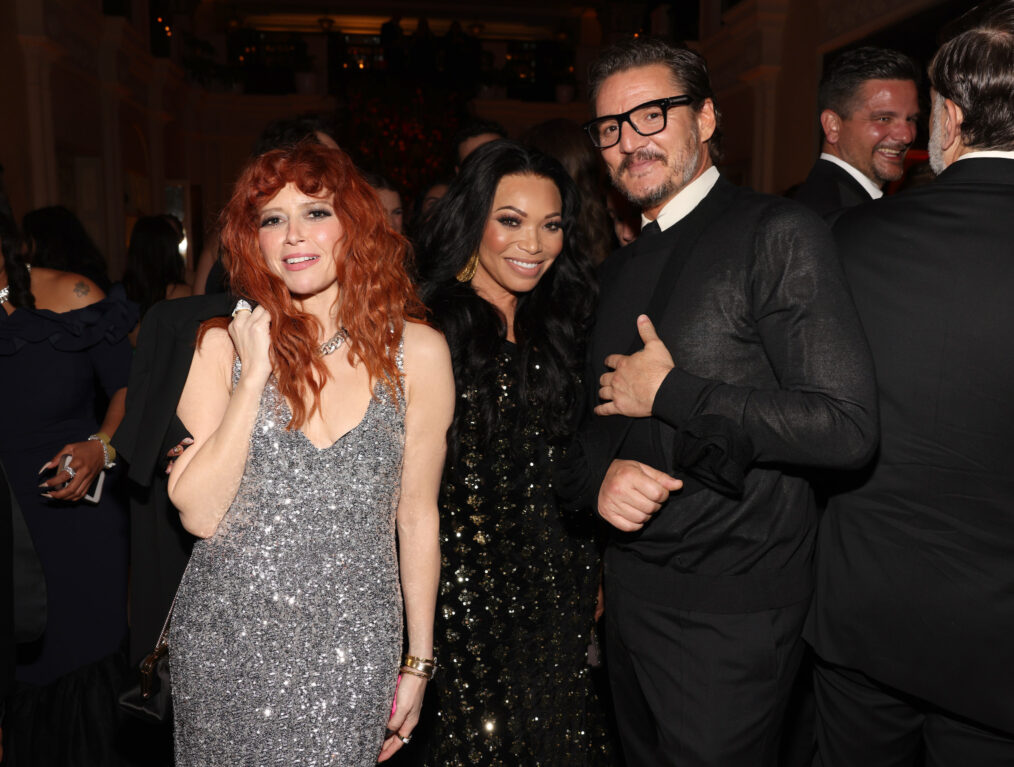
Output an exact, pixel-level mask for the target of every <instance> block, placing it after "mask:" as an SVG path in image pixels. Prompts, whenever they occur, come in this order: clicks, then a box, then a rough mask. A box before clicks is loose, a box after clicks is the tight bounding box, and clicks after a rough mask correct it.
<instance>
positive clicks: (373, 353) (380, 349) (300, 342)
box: [201, 142, 425, 429]
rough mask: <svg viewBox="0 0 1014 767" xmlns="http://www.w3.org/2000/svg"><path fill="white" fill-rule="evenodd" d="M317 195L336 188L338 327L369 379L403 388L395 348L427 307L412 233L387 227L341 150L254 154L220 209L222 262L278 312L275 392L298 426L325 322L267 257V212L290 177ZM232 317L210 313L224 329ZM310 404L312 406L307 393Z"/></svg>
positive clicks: (239, 287)
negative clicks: (261, 235)
mask: <svg viewBox="0 0 1014 767" xmlns="http://www.w3.org/2000/svg"><path fill="white" fill-rule="evenodd" d="M289 183H292V184H295V186H296V187H297V188H298V189H299V190H300V191H301V192H303V193H304V194H307V195H310V196H311V197H325V196H328V195H330V197H331V199H332V202H333V205H334V209H335V215H336V216H337V218H338V221H339V222H340V223H341V227H342V231H343V232H344V236H343V238H342V239H341V241H340V242H339V246H338V247H339V248H340V249H341V252H337V253H335V258H336V261H337V264H336V265H337V274H338V284H339V285H340V288H341V289H340V296H339V299H338V324H339V326H340V327H342V328H344V329H345V330H346V331H347V332H348V340H347V343H348V349H349V356H350V359H351V360H352V361H353V362H360V363H362V364H363V365H364V366H365V368H366V370H367V372H368V373H369V374H370V379H371V380H373V381H383V382H384V384H385V385H386V386H387V388H388V390H389V391H390V392H391V395H392V396H394V394H395V392H397V391H400V390H401V387H402V374H401V372H400V371H399V370H398V363H397V353H398V347H399V345H400V342H401V337H402V333H403V331H404V326H405V322H406V321H409V320H413V321H420V320H422V318H423V316H424V311H425V310H424V309H423V306H422V303H421V302H420V301H419V297H418V295H417V293H416V290H415V287H414V286H413V284H412V281H411V279H410V278H409V276H408V272H407V265H408V261H409V259H410V258H411V250H410V248H409V246H408V242H407V240H405V238H403V237H401V236H400V235H398V234H397V233H395V232H394V231H393V230H392V229H391V228H390V227H389V226H388V224H387V217H386V215H385V213H384V210H383V208H382V207H381V204H380V201H379V199H378V198H377V196H376V194H375V193H374V191H373V190H372V189H371V188H370V187H369V185H368V184H367V183H366V181H365V180H364V179H363V177H362V176H361V175H360V173H359V171H358V170H357V169H356V167H355V165H353V163H352V161H351V160H350V159H349V157H348V155H346V154H345V153H344V152H343V151H341V150H340V149H332V148H329V147H325V146H323V145H321V144H315V143H310V142H303V143H301V144H298V145H297V146H295V147H293V148H291V149H276V150H273V151H270V152H266V153H264V154H262V155H260V156H259V157H257V158H256V159H254V160H253V161H252V162H251V163H250V164H249V165H248V166H247V167H246V168H245V169H244V171H243V173H242V174H241V175H240V177H239V179H238V180H237V182H236V187H235V189H234V191H233V194H232V199H230V200H229V203H228V204H227V205H226V206H225V209H224V210H223V211H222V237H221V241H222V251H223V261H224V264H225V266H226V268H227V269H228V271H229V279H230V280H231V285H232V288H231V289H232V292H233V293H234V294H235V295H237V296H242V297H244V298H247V299H250V300H251V301H256V302H257V303H258V304H259V305H261V306H263V307H264V308H265V309H267V311H268V313H269V314H270V315H271V349H272V352H273V356H274V359H273V361H272V362H273V365H274V369H275V377H276V378H277V381H278V390H279V391H280V392H281V394H282V395H283V396H284V397H285V398H286V400H288V402H289V405H290V409H291V410H292V420H291V422H290V423H289V425H288V428H289V429H297V428H300V427H301V426H302V425H303V424H304V423H305V422H306V419H307V418H309V417H310V416H311V415H313V413H314V412H316V411H318V410H319V409H320V392H321V390H322V389H323V387H324V381H325V380H326V379H327V376H328V373H327V368H326V366H325V365H324V361H323V359H322V358H321V357H320V356H319V354H318V352H317V347H318V345H319V344H318V341H317V339H318V338H319V337H320V335H321V333H322V332H323V329H322V328H321V325H320V323H319V322H318V321H317V319H316V318H315V317H313V315H311V314H308V313H306V312H302V311H299V310H298V309H297V308H296V306H295V304H294V303H293V301H292V296H291V295H290V294H289V291H288V289H287V288H286V286H285V283H284V282H283V281H282V279H281V278H280V277H279V276H277V275H276V274H274V273H273V272H272V271H271V270H270V269H269V268H268V266H267V263H266V261H265V259H264V256H263V255H262V254H261V250H260V245H259V240H258V229H259V227H260V210H261V208H262V207H263V206H264V205H265V204H266V203H267V202H268V201H269V200H271V199H272V198H273V197H274V196H275V195H276V194H277V193H278V192H279V191H281V190H282V189H283V188H284V187H285V185H286V184H289ZM226 325H228V319H226V318H217V319H215V320H209V321H208V322H206V323H205V324H204V326H202V328H201V334H202V335H203V333H204V332H206V331H207V330H208V328H210V327H225V326H226ZM307 391H309V392H311V393H312V396H313V405H312V406H311V407H310V408H309V409H307V407H306V405H305V404H304V402H303V396H304V394H305V392H307Z"/></svg>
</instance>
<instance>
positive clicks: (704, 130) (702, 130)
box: [697, 99, 718, 144]
mask: <svg viewBox="0 0 1014 767" xmlns="http://www.w3.org/2000/svg"><path fill="white" fill-rule="evenodd" d="M717 123H718V120H717V119H716V118H715V102H713V101H712V100H711V99H704V103H703V104H701V108H700V109H698V110H697V135H698V137H699V140H700V142H701V143H702V144H703V143H705V142H707V141H710V140H711V137H712V136H714V135H715V125H716V124H717Z"/></svg>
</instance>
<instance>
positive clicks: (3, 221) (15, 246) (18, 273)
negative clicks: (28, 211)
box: [0, 210, 35, 309]
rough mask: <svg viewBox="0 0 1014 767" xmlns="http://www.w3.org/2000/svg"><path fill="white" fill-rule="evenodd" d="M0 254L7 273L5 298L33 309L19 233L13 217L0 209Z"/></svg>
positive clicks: (17, 304)
mask: <svg viewBox="0 0 1014 767" xmlns="http://www.w3.org/2000/svg"><path fill="white" fill-rule="evenodd" d="M0 254H2V255H3V267H4V271H5V272H6V273H7V285H8V288H9V292H8V295H7V300H8V301H10V302H11V304H12V305H13V306H17V307H23V308H26V309H34V308H35V297H34V296H32V283H31V278H30V277H29V275H28V267H27V266H25V252H24V243H23V241H22V239H21V233H20V232H19V231H18V224H17V222H16V221H15V220H14V218H13V217H11V216H9V215H7V212H6V211H3V210H0Z"/></svg>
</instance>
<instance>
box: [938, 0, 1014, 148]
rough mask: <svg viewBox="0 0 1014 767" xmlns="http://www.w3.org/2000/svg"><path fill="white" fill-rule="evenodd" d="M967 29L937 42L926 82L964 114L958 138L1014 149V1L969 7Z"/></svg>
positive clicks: (966, 142) (972, 143)
mask: <svg viewBox="0 0 1014 767" xmlns="http://www.w3.org/2000/svg"><path fill="white" fill-rule="evenodd" d="M970 13H971V14H972V15H971V16H970V18H969V22H970V23H968V24H967V25H964V26H965V27H966V28H965V29H964V31H962V32H961V33H960V34H957V35H956V36H955V37H952V38H951V39H950V40H948V41H947V42H945V43H944V44H943V45H942V46H940V50H938V51H937V52H936V55H935V56H934V57H933V61H931V62H930V66H929V78H930V84H931V85H932V86H933V88H934V90H936V92H937V93H939V94H940V95H941V96H943V97H944V98H947V99H950V100H951V101H953V102H954V103H955V104H957V105H958V106H959V107H961V111H962V113H963V114H964V118H963V120H962V123H961V141H962V143H963V144H964V145H965V146H967V147H974V148H975V149H977V150H988V149H994V150H1004V151H1009V150H1012V149H1014V97H1012V95H1011V94H1014V0H1006V1H1005V2H1001V3H996V4H994V5H991V6H989V7H988V8H985V9H984V8H982V7H981V6H980V7H979V8H977V9H973V11H972V12H970Z"/></svg>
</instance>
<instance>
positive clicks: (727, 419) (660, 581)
mask: <svg viewBox="0 0 1014 767" xmlns="http://www.w3.org/2000/svg"><path fill="white" fill-rule="evenodd" d="M951 29H952V32H951V36H950V37H949V38H948V39H947V40H945V41H944V42H943V43H942V45H941V47H940V48H939V50H938V51H937V53H936V55H935V56H934V58H933V60H932V62H931V63H930V65H929V70H928V80H929V86H930V99H929V102H930V112H929V124H930V135H929V147H928V154H929V163H930V165H931V167H932V169H933V172H934V174H935V176H936V177H935V178H934V179H932V180H931V181H929V182H928V183H924V184H921V185H919V186H917V187H914V185H913V188H907V189H905V190H904V191H901V192H899V193H895V194H887V195H885V193H884V189H885V186H886V185H887V184H889V183H891V182H896V181H899V180H900V179H902V177H903V176H904V173H905V156H906V153H907V151H908V149H909V147H911V146H912V144H913V142H914V141H915V140H916V136H917V126H918V122H919V119H920V114H921V108H920V101H919V89H920V87H921V85H922V74H921V73H920V71H919V69H918V68H917V67H916V66H915V65H914V64H913V62H912V61H911V60H909V59H908V58H907V57H906V56H904V55H903V54H901V53H898V52H896V51H891V50H886V49H882V48H873V47H863V48H857V49H854V50H850V51H848V52H846V53H844V54H842V55H840V56H839V57H837V59H836V60H835V61H833V62H832V63H831V64H830V65H829V66H828V68H827V70H826V71H825V72H824V74H823V77H822V79H821V83H820V89H819V94H818V111H819V121H820V126H821V129H822V132H823V140H822V146H821V154H820V157H819V159H818V160H817V161H816V164H815V165H814V167H813V170H812V172H811V173H810V174H809V176H808V177H807V178H806V180H805V181H804V182H803V183H802V184H800V185H799V186H798V187H797V188H795V189H794V190H792V192H791V194H790V195H789V196H781V197H779V196H772V195H766V194H760V193H757V192H754V191H752V190H750V189H747V188H743V187H738V186H736V185H734V184H732V183H731V182H730V181H728V180H727V179H726V178H724V177H723V176H722V174H721V172H720V171H719V165H720V162H721V138H722V127H723V118H722V113H721V111H720V109H719V105H718V103H717V100H716V98H715V94H714V91H713V89H712V84H711V81H710V78H709V74H708V69H707V66H706V63H705V61H704V59H703V58H702V57H701V56H700V55H699V54H698V53H695V52H693V51H691V50H689V49H686V48H682V47H677V46H674V45H672V44H670V43H668V42H665V41H661V40H656V39H646V38H635V39H630V40H626V41H622V42H619V43H616V44H614V45H611V46H609V47H608V48H605V49H604V50H603V51H601V53H600V54H599V56H598V57H597V59H596V61H595V62H594V64H593V66H592V68H591V71H590V78H589V89H590V94H589V95H590V103H591V106H592V109H593V113H594V118H593V119H592V120H590V121H589V122H588V123H587V124H585V125H584V126H577V125H575V124H573V123H570V122H568V121H559V120H555V121H549V122H546V123H542V124H540V125H537V126H534V127H533V128H531V129H529V130H528V131H526V132H525V134H524V135H523V136H521V137H519V140H517V141H515V140H511V139H509V138H508V137H507V136H506V131H504V130H503V128H502V127H500V126H498V125H496V124H493V123H485V122H476V123H475V124H474V125H471V126H469V127H468V128H467V129H466V130H465V131H464V132H463V133H462V134H461V135H460V136H459V137H458V139H459V140H458V141H457V142H456V143H457V155H456V157H455V158H454V160H455V162H454V165H455V173H454V176H453V177H452V178H449V179H446V180H441V181H440V182H438V183H434V184H433V185H432V187H431V188H430V189H427V190H425V192H424V193H423V194H421V195H420V196H419V199H418V200H417V201H416V204H415V205H412V206H410V205H408V204H407V203H408V202H409V201H408V200H403V198H402V197H401V194H400V192H399V190H397V189H394V188H393V187H392V185H391V184H390V183H389V182H388V181H387V180H386V179H385V178H384V177H383V176H382V175H379V174H377V173H372V172H365V171H363V170H361V169H360V168H358V167H357V166H356V164H355V162H354V160H353V158H351V157H350V156H349V155H348V154H347V153H346V152H345V151H343V150H342V148H340V147H339V146H338V145H337V144H336V143H335V142H334V140H333V139H332V138H331V137H330V136H329V135H328V133H327V130H326V125H325V124H324V123H322V122H321V121H318V120H314V119H308V118H299V119H295V120H286V121H281V122H278V123H275V124H272V125H271V126H269V127H268V129H266V130H265V132H264V134H263V135H262V137H261V140H260V141H259V142H258V143H257V145H256V146H255V147H254V149H253V151H252V152H251V156H250V159H249V161H248V163H247V165H246V167H245V168H244V169H243V171H242V173H241V174H240V176H239V178H238V180H237V181H236V184H235V187H234V190H233V193H232V196H231V198H230V199H229V201H228V203H227V205H226V206H225V208H224V210H223V211H222V215H221V217H220V222H219V224H218V226H217V228H216V230H215V231H214V232H212V233H210V234H209V236H208V237H207V243H206V247H205V248H204V252H203V254H202V257H201V259H200V264H199V265H198V268H197V270H196V278H194V279H193V284H192V285H191V284H190V283H188V278H187V273H186V271H185V270H184V262H183V260H182V257H181V256H180V243H181V241H182V240H183V237H184V232H183V229H182V226H181V225H180V222H179V221H178V220H176V219H175V218H173V217H171V216H165V215H154V216H146V217H142V218H140V219H138V221H137V222H136V224H135V226H134V228H133V232H132V235H131V237H130V244H129V248H128V263H127V269H126V271H125V273H124V275H123V280H122V283H111V282H110V281H109V279H108V276H107V275H106V273H105V263H104V260H103V258H102V255H101V252H100V251H99V249H98V248H96V247H95V246H94V244H93V243H92V242H91V240H90V239H89V238H88V235H87V233H86V231H85V229H84V227H82V226H81V224H80V222H78V221H77V220H76V219H75V217H74V216H73V214H72V213H71V212H70V211H69V210H67V209H65V208H58V207H55V208H47V209H42V210H39V211H34V212H32V213H30V214H28V215H26V216H25V218H24V220H23V226H22V227H21V228H19V227H18V226H17V225H16V223H15V219H14V217H13V215H12V214H11V212H10V211H9V210H8V209H6V208H4V207H2V206H0V258H2V261H0V266H2V271H0V308H2V309H3V311H0V361H2V362H3V371H4V375H3V376H0V387H2V389H0V397H2V400H3V401H4V402H7V403H8V407H7V409H6V411H5V412H6V415H7V418H6V423H5V426H6V428H5V432H4V438H3V440H2V441H0V469H2V471H0V481H2V483H3V487H2V488H0V540H2V541H3V545H4V546H5V550H8V551H10V552H11V554H12V556H11V557H10V561H11V563H12V564H11V567H9V568H4V571H3V578H2V583H3V589H2V591H3V593H2V594H0V597H2V599H0V610H2V611H3V612H4V620H5V625H9V626H10V630H9V631H6V632H5V634H4V636H3V637H0V639H2V647H3V649H4V660H5V664H6V665H5V670H4V674H3V679H2V682H3V688H2V692H3V694H4V705H3V707H2V708H0V716H2V719H0V726H2V730H3V752H2V759H3V760H4V761H3V763H4V764H12V765H16V766H17V765H94V764H101V765H119V764H124V765H134V764H172V763H175V764H177V765H207V764H244V765H247V764H249V765H255V764H256V765H261V764H263V765H268V764H285V765H290V764H291V765H297V764H299V765H322V764H332V765H349V766H355V765H363V766H364V767H365V766H366V765H373V764H376V763H377V762H378V761H382V762H383V761H388V760H391V763H392V764H400V765H412V766H413V767H421V766H422V765H425V766H426V767H447V766H456V765H462V766H464V765H623V764H626V765H628V766H630V767H633V765H678V766H679V767H684V766H693V765H701V766H702V767H703V766H705V765H707V766H712V765H723V766H724V765H730V766H742V767H759V766H768V765H770V766H771V767H775V766H776V765H777V766H780V767H796V766H797V765H810V764H813V765H822V766H824V767H837V766H839V765H840V766H842V767H853V766H857V767H867V766H877V767H879V766H881V765H883V766H884V767H894V766H895V765H897V767H902V766H903V765H904V766H906V767H907V766H908V765H926V766H927V767H935V766H937V765H940V766H950V765H976V766H979V765H982V766H984V767H989V766H991V765H998V766H999V765H1009V764H1011V763H1014V692H1012V691H1014V645H1012V643H1011V642H1010V637H1011V635H1012V634H1014V532H1012V531H1014V525H1012V522H1014V519H1012V518H1011V513H1012V511H1014V485H1012V479H1011V474H1010V471H1011V466H1012V465H1014V439H1012V437H1011V433H1012V431H1014V406H1012V405H1011V402H1010V396H1009V394H1010V392H1011V391H1014V335H1012V333H1011V330H1010V328H1011V327H1012V326H1014V317H1011V309H1010V301H1009V294H1010V293H1011V291H1012V289H1014V267H1012V261H1011V259H1012V256H1014V251H1012V247H1014V246H1012V243H1014V216H1012V215H1010V213H1012V212H1014V95H1012V94H1014V1H1012V0H999V2H993V3H989V4H987V5H985V6H984V7H983V8H979V9H975V10H973V11H972V12H970V13H969V14H967V15H966V16H965V17H963V19H962V20H961V22H960V23H958V24H956V25H954V26H953V27H952V28H951ZM607 186H611V188H607ZM790 197H791V198H794V199H790ZM191 294H193V295H191ZM40 466H41V470H40V468H39V467H40ZM128 584H129V588H128ZM12 595H13V598H12ZM167 614H168V627H169V628H168V646H169V668H170V678H171V696H172V718H171V722H170V723H168V724H167V725H163V726H157V725H151V724H147V725H144V724H141V723H140V722H137V721H132V720H130V719H129V718H128V717H127V714H126V713H125V712H124V710H123V709H121V708H120V707H119V706H118V704H117V698H118V695H119V693H120V692H122V691H123V690H124V689H126V688H127V687H129V686H130V685H131V684H132V683H133V682H135V681H136V679H135V676H136V670H134V669H136V665H137V662H138V661H139V660H140V659H141V658H142V657H143V656H144V655H146V654H147V653H148V652H149V651H150V650H151V648H152V646H153V645H154V643H155V642H156V640H157V639H158V638H159V635H160V631H161V630H162V628H163V626H164V625H165V624H166V621H167Z"/></svg>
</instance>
